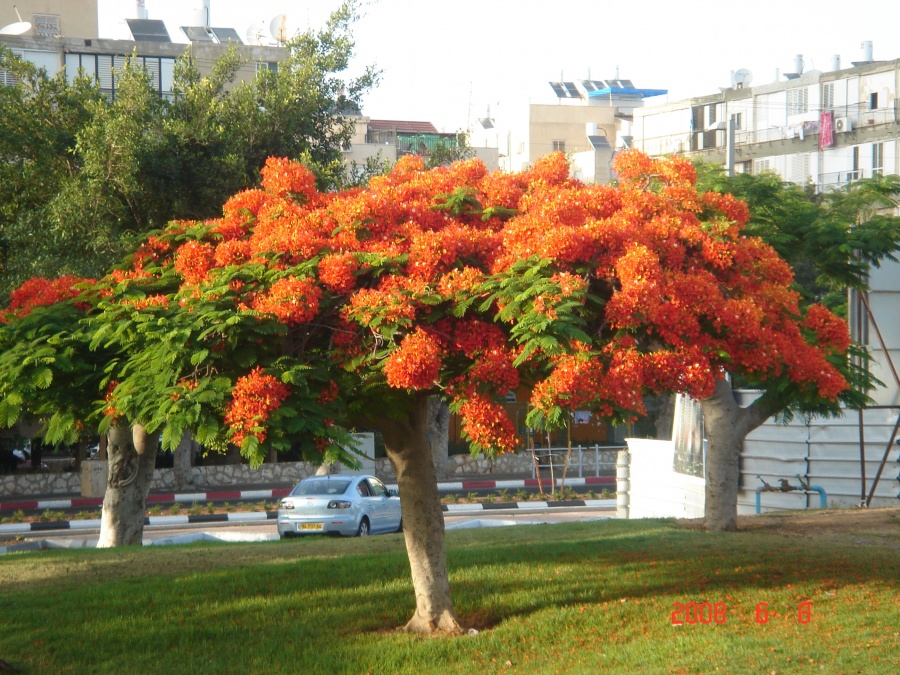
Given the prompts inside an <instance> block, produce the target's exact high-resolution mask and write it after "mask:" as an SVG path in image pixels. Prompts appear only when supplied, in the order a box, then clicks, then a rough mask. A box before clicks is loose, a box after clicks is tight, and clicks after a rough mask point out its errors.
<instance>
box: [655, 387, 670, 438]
mask: <svg viewBox="0 0 900 675" xmlns="http://www.w3.org/2000/svg"><path fill="white" fill-rule="evenodd" d="M657 404H658V405H659V411H658V412H657V417H656V425H655V426H656V437H657V438H658V439H660V440H663V441H669V440H671V439H672V429H673V427H674V426H675V394H661V395H659V396H657Z"/></svg>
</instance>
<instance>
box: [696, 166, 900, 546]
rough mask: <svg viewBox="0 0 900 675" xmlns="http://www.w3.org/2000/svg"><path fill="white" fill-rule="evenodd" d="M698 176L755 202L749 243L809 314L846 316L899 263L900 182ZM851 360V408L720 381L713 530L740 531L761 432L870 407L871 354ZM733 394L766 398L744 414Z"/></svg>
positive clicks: (855, 352) (713, 171) (711, 433)
mask: <svg viewBox="0 0 900 675" xmlns="http://www.w3.org/2000/svg"><path fill="white" fill-rule="evenodd" d="M696 168H697V173H698V180H697V186H698V188H699V189H701V190H709V191H711V192H718V193H721V194H731V195H733V196H735V197H737V198H739V199H741V200H743V201H745V202H746V203H747V206H748V207H749V212H750V213H749V215H750V218H749V221H748V222H747V223H746V225H745V227H744V230H743V232H742V236H749V237H759V238H760V239H762V240H763V241H764V242H765V243H767V244H769V245H771V246H772V247H773V248H774V249H775V250H776V251H777V252H778V254H779V255H780V256H781V257H783V258H784V260H786V261H787V262H788V264H789V265H790V266H791V267H792V268H793V271H794V287H795V288H796V289H797V290H799V291H800V293H801V295H802V296H803V297H804V303H803V304H804V305H806V306H809V305H812V304H813V303H821V304H824V305H827V306H829V308H831V309H833V310H834V311H835V312H836V313H838V314H841V313H843V316H845V317H846V298H847V290H848V289H849V288H853V289H858V290H861V291H865V290H867V289H868V271H869V269H870V266H874V267H878V266H879V265H880V264H881V262H882V261H884V260H885V259H887V260H894V261H896V260H897V257H896V253H897V251H898V249H900V217H897V216H896V215H895V213H896V209H897V206H898V196H900V178H898V177H897V176H874V177H873V178H870V179H866V180H860V181H857V182H854V183H852V184H850V185H848V186H846V187H844V188H842V189H839V190H833V191H829V192H825V193H822V194H816V193H815V192H814V191H812V190H808V189H805V188H803V187H801V186H798V185H794V184H792V183H788V182H785V181H783V180H781V178H780V177H779V176H777V175H776V174H774V173H763V174H760V175H752V174H738V175H736V176H733V177H729V176H727V175H726V174H725V172H724V171H723V170H722V168H721V167H719V166H713V165H708V164H698V165H696ZM849 354H850V355H851V356H852V357H853V358H852V359H850V360H849V362H848V363H847V364H846V367H847V368H848V371H847V375H848V382H849V383H850V385H851V389H850V390H849V391H847V392H845V393H844V394H843V395H842V396H841V399H840V403H841V404H842V405H839V404H838V401H837V400H834V401H823V400H821V399H816V398H815V397H813V398H810V397H807V396H801V395H799V394H798V391H797V389H796V388H795V387H792V386H785V384H784V383H783V382H781V381H778V380H766V379H764V378H763V379H760V378H754V377H748V374H747V373H746V372H745V373H740V372H739V371H735V373H736V374H737V377H736V378H735V379H734V380H732V382H729V381H728V380H724V379H723V380H720V381H719V382H718V383H717V385H716V389H715V392H714V393H713V395H712V396H710V397H708V398H706V399H704V400H703V401H702V402H701V404H702V406H703V414H704V417H705V420H706V430H707V434H708V438H709V451H708V452H707V456H706V479H707V480H706V514H705V515H706V527H707V529H710V530H733V529H734V528H735V526H736V518H737V492H738V487H739V485H738V482H739V458H740V451H741V448H742V447H743V443H744V439H745V438H746V437H747V434H749V433H750V432H751V431H752V430H753V429H755V428H756V427H758V426H759V425H761V424H762V423H763V422H764V421H765V420H766V419H768V418H770V417H772V416H773V415H776V414H781V415H783V416H784V417H785V419H790V417H791V415H792V414H813V415H821V416H825V417H834V416H839V415H841V414H843V406H847V407H851V408H854V407H861V406H864V405H866V404H867V403H868V402H869V401H870V399H869V397H868V392H869V391H870V390H871V388H872V387H873V386H875V385H876V384H877V381H876V380H875V379H874V378H873V377H872V376H871V374H870V373H869V372H868V369H867V367H866V364H867V362H868V358H867V354H866V351H865V348H864V347H863V346H861V345H854V346H852V347H851V348H850V350H849ZM733 385H738V386H747V387H749V388H751V389H756V390H759V391H760V392H761V395H760V396H759V398H757V399H756V400H755V401H754V402H753V403H752V404H750V405H749V406H747V407H743V408H742V407H739V406H738V405H737V404H736V402H735V398H734V396H733V394H732V386H733ZM713 450H715V451H713Z"/></svg>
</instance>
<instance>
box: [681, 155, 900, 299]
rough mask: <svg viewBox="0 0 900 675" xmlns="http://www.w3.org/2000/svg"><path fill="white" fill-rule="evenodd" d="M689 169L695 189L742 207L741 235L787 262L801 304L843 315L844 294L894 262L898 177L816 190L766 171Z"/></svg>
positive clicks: (898, 237) (898, 234)
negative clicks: (745, 217)
mask: <svg viewBox="0 0 900 675" xmlns="http://www.w3.org/2000/svg"><path fill="white" fill-rule="evenodd" d="M696 167H697V186H698V188H700V189H702V190H711V191H713V192H719V193H728V194H732V195H734V196H735V197H737V198H739V199H742V200H743V201H745V202H746V203H747V206H748V207H749V208H750V221H749V222H748V223H747V226H746V228H745V230H744V234H745V235H746V236H756V237H760V238H761V239H762V240H763V241H765V242H766V243H767V244H769V245H770V246H772V247H773V248H774V249H775V250H776V251H778V254H779V255H780V256H781V257H782V258H784V259H785V260H786V261H787V262H788V263H790V265H791V267H792V268H793V270H794V276H795V284H796V286H797V287H798V288H799V289H800V290H801V292H802V293H803V294H804V297H805V298H806V300H807V301H808V302H822V303H824V304H826V305H827V306H828V307H829V308H830V309H832V310H834V311H837V312H838V313H839V314H843V315H844V316H846V300H847V289H848V288H856V289H860V290H865V289H866V288H868V271H869V268H870V266H874V267H878V266H879V265H880V264H881V263H882V261H884V260H886V259H887V260H894V261H896V260H897V258H896V253H897V251H898V249H900V217H898V216H897V215H895V214H896V209H897V206H898V197H900V177H898V176H893V175H889V176H873V177H871V178H866V179H863V180H859V181H855V182H853V183H851V184H849V185H847V186H845V187H843V188H841V189H837V190H830V191H827V192H823V193H816V192H815V191H814V190H812V189H811V188H805V187H803V186H800V185H796V184H794V183H789V182H787V181H783V180H782V179H781V178H780V177H779V176H778V174H776V173H773V172H764V173H762V174H758V175H753V174H749V173H742V174H737V175H735V176H733V177H728V176H727V175H726V174H725V172H724V170H723V169H722V167H721V166H717V165H712V164H704V163H698V164H696Z"/></svg>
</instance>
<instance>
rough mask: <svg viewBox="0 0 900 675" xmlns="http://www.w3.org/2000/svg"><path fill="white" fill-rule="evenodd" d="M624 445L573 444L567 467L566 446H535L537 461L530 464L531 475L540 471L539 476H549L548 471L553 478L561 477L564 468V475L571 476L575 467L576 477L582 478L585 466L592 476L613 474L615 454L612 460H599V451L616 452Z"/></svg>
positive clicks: (535, 474) (533, 476)
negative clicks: (583, 445) (584, 445)
mask: <svg viewBox="0 0 900 675" xmlns="http://www.w3.org/2000/svg"><path fill="white" fill-rule="evenodd" d="M625 447H626V446H624V445H594V446H593V447H591V446H587V447H582V446H580V445H577V446H573V447H572V454H571V455H570V456H569V464H568V468H567V467H566V452H567V450H568V449H567V448H565V447H559V448H535V449H534V457H535V459H536V460H537V461H536V462H532V464H531V477H532V478H537V477H538V476H537V472H538V471H541V478H549V477H550V475H549V473H552V474H553V477H554V478H561V477H562V472H563V470H565V471H566V476H567V477H569V478H571V477H573V476H575V473H574V472H575V470H576V469H577V471H578V478H584V470H585V469H586V468H590V469H591V470H592V471H593V475H594V476H615V475H616V458H615V456H614V457H613V459H612V461H606V460H604V461H601V459H600V453H601V452H615V453H618V452H619V450H624V449H625ZM591 459H593V461H591ZM545 472H547V473H545Z"/></svg>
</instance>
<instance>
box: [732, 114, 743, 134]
mask: <svg viewBox="0 0 900 675" xmlns="http://www.w3.org/2000/svg"><path fill="white" fill-rule="evenodd" d="M732 118H734V130H735V131H740V130H741V129H742V128H743V121H744V113H735V114H734V115H732Z"/></svg>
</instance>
